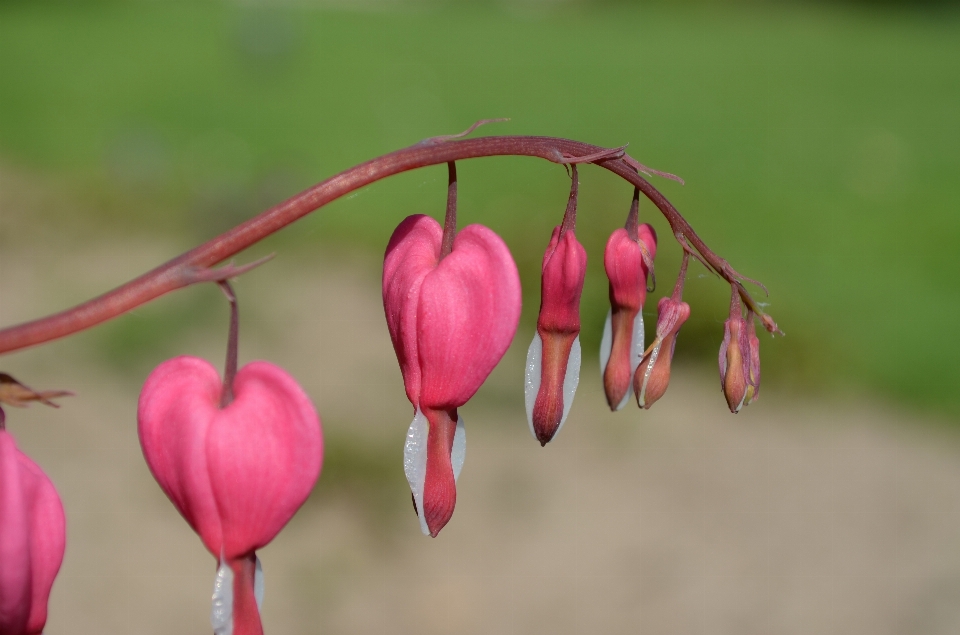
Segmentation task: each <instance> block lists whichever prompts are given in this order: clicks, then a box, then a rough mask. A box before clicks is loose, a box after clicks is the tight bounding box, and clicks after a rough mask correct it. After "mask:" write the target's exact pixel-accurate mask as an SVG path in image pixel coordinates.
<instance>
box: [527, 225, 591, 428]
mask: <svg viewBox="0 0 960 635" xmlns="http://www.w3.org/2000/svg"><path fill="white" fill-rule="evenodd" d="M586 273H587V252H586V250H585V249H584V248H583V245H581V244H580V242H579V241H577V237H576V236H575V235H574V232H573V231H572V230H567V231H561V228H560V226H557V227H555V228H554V230H553V235H552V236H551V237H550V244H549V245H548V246H547V251H546V253H545V254H544V255H543V269H542V274H541V287H540V314H539V316H538V317H537V332H536V333H535V334H534V336H533V342H532V343H531V344H530V349H529V351H528V352H527V368H526V385H525V388H526V405H527V421H528V423H529V424H530V432H531V433H533V436H534V437H535V438H536V439H537V440H538V441H539V442H540V445H546V444H547V443H548V442H550V440H551V439H553V437H554V435H556V434H557V432H559V431H560V428H561V427H562V426H563V423H564V422H565V421H566V419H567V415H568V414H569V413H570V406H571V405H572V404H573V396H574V394H575V393H576V391H577V385H578V384H579V382H580V295H581V294H582V293H583V280H584V277H585V276H586Z"/></svg>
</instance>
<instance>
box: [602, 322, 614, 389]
mask: <svg viewBox="0 0 960 635" xmlns="http://www.w3.org/2000/svg"><path fill="white" fill-rule="evenodd" d="M612 316H613V310H612V309H607V321H606V322H604V323H603V337H602V338H600V380H601V381H602V380H603V374H604V373H605V372H607V362H609V361H610V349H611V348H613V322H612Z"/></svg>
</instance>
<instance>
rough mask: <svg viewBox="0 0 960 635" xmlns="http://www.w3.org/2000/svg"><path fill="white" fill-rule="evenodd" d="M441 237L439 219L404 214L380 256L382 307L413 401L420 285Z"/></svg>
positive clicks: (416, 379)
mask: <svg viewBox="0 0 960 635" xmlns="http://www.w3.org/2000/svg"><path fill="white" fill-rule="evenodd" d="M442 239H443V229H442V228H441V227H440V223H438V222H437V221H435V220H434V219H432V218H430V217H429V216H424V215H423V214H416V215H414V216H408V217H407V218H405V219H404V220H403V222H402V223H400V225H399V226H398V227H397V229H396V230H394V232H393V236H391V237H390V242H389V244H388V245H387V251H386V254H385V255H384V259H383V310H384V314H385V315H386V318H387V328H388V329H389V330H390V339H391V341H392V342H393V349H394V351H396V353H397V361H398V362H399V363H400V372H401V373H402V374H403V385H404V389H405V390H406V392H407V399H409V400H410V403H412V404H414V405H416V404H417V403H419V402H420V358H419V356H418V354H417V350H418V340H417V307H418V306H419V304H420V285H422V284H423V279H424V278H425V277H426V275H427V274H428V273H430V272H431V271H433V270H434V269H436V267H437V263H438V262H439V261H440V242H441V240H442Z"/></svg>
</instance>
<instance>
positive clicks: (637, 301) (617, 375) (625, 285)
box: [600, 224, 657, 410]
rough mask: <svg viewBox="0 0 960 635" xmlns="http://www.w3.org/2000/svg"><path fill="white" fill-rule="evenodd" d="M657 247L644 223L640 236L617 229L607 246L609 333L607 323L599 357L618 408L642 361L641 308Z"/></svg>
mask: <svg viewBox="0 0 960 635" xmlns="http://www.w3.org/2000/svg"><path fill="white" fill-rule="evenodd" d="M641 244H642V246H641ZM656 249H657V242H656V233H655V232H654V231H653V228H652V227H651V226H650V225H647V224H644V225H641V226H640V231H639V240H633V239H631V238H630V236H629V234H628V233H627V230H625V229H617V230H616V231H614V232H613V234H611V235H610V239H609V240H608V241H607V246H606V249H605V250H604V254H603V267H604V269H605V270H606V272H607V278H608V279H609V280H610V315H609V333H610V336H609V338H607V337H606V333H607V327H606V326H605V327H604V339H603V341H602V342H601V349H600V351H601V352H600V358H601V370H602V372H603V388H604V392H605V393H606V396H607V404H608V405H609V406H610V409H611V410H619V409H620V408H622V407H623V406H624V404H625V403H626V401H627V399H628V397H629V395H630V387H631V383H632V379H633V375H634V373H635V371H636V368H637V366H638V365H639V364H640V356H639V355H637V352H639V351H642V350H643V317H642V314H641V312H642V310H643V302H644V300H645V299H646V295H647V275H648V273H649V269H648V266H647V262H652V259H653V257H654V256H655V255H656ZM644 250H646V251H647V254H648V258H647V259H645V258H644V253H643V251H644Z"/></svg>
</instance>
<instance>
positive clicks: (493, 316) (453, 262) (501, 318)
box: [417, 225, 521, 410]
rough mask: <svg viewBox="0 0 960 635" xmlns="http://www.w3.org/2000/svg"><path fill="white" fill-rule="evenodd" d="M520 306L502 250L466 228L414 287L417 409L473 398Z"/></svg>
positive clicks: (491, 236) (484, 232)
mask: <svg viewBox="0 0 960 635" xmlns="http://www.w3.org/2000/svg"><path fill="white" fill-rule="evenodd" d="M520 304H521V298H520V277H519V275H518V273H517V266H516V265H515V264H514V262H513V257H512V256H511V255H510V251H509V250H508V249H507V246H506V244H504V242H503V240H501V239H500V237H499V236H497V235H496V234H495V233H494V232H493V231H492V230H490V229H488V228H486V227H483V226H481V225H470V226H468V227H466V228H464V229H463V230H462V231H461V232H460V233H459V234H457V237H456V239H455V240H454V243H453V251H451V252H450V255H449V256H447V257H446V258H444V259H443V260H442V261H440V264H439V265H438V266H437V268H436V269H435V270H434V271H432V272H430V273H429V274H427V276H426V277H425V278H424V280H423V283H422V286H421V287H420V305H419V307H418V311H417V339H418V345H419V350H418V355H419V358H420V372H421V381H422V384H421V394H420V401H419V405H420V406H421V407H422V408H424V409H426V408H433V409H437V410H449V409H453V408H457V407H459V406H462V405H463V404H465V403H466V402H467V401H468V400H469V399H470V397H472V396H473V395H474V393H476V392H477V389H479V388H480V385H481V384H482V383H483V382H484V380H485V379H486V378H487V376H488V375H489V374H490V371H492V370H493V368H494V366H496V365H497V363H498V362H499V361H500V359H501V358H502V357H503V354H504V353H505V352H506V350H507V348H508V347H509V346H510V342H511V341H512V340H513V336H514V334H515V333H516V331H517V323H518V322H519V321H520Z"/></svg>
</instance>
